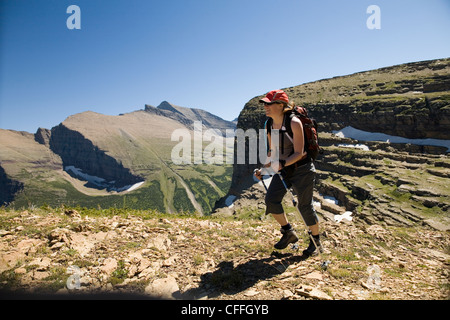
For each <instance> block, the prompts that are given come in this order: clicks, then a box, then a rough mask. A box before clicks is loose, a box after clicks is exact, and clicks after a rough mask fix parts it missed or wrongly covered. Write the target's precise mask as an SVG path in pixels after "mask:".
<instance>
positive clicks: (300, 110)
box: [265, 106, 323, 160]
mask: <svg viewBox="0 0 450 320" xmlns="http://www.w3.org/2000/svg"><path fill="white" fill-rule="evenodd" d="M293 117H297V118H298V119H300V121H301V122H302V125H303V135H304V137H305V151H306V153H307V154H308V158H310V159H312V160H316V159H317V156H318V155H319V153H320V154H321V153H323V151H322V149H321V148H320V146H319V136H318V133H317V122H316V120H314V119H312V118H310V117H309V116H308V111H307V110H306V109H305V108H304V107H300V106H295V107H294V108H293V109H292V110H291V111H288V112H286V113H285V118H284V119H283V126H282V127H281V129H280V133H282V136H281V148H282V149H283V139H284V134H286V136H287V137H288V138H289V140H291V141H293V133H292V129H291V120H292V118H293ZM286 120H287V121H286ZM272 122H273V120H272V118H269V119H267V120H266V123H265V129H266V130H267V133H270V131H271V129H272Z"/></svg>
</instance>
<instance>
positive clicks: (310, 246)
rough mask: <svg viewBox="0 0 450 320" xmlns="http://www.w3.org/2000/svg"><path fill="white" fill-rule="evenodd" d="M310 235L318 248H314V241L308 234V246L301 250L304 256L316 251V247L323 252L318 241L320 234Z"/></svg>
mask: <svg viewBox="0 0 450 320" xmlns="http://www.w3.org/2000/svg"><path fill="white" fill-rule="evenodd" d="M312 237H313V238H314V241H315V242H316V244H317V247H318V248H316V246H315V244H314V242H313V241H312V240H311V234H310V238H309V246H308V248H306V249H305V250H303V255H304V256H306V257H310V256H312V255H313V254H315V253H317V252H316V249H318V251H320V252H321V253H322V252H323V248H322V245H321V243H320V236H319V235H317V236H312Z"/></svg>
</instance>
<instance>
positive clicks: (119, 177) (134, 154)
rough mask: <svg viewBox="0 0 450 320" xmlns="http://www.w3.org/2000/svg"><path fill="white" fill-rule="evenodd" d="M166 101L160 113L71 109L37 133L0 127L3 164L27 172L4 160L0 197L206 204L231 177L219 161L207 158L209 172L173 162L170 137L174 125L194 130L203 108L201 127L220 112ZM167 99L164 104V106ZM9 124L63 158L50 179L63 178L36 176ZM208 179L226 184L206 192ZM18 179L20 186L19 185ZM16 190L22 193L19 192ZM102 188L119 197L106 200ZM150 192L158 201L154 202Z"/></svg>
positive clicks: (173, 207) (167, 207) (166, 207)
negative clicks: (195, 192) (20, 155)
mask: <svg viewBox="0 0 450 320" xmlns="http://www.w3.org/2000/svg"><path fill="white" fill-rule="evenodd" d="M169 105H170V104H169V103H168V102H166V103H163V104H162V105H161V109H157V111H158V112H159V113H158V114H155V113H154V112H148V111H145V110H136V111H133V112H129V113H126V114H120V115H117V116H113V115H103V114H100V113H97V112H93V111H85V112H81V113H77V114H74V115H71V116H69V117H67V118H66V119H65V120H64V121H63V122H62V123H60V124H59V125H57V126H55V127H53V128H52V129H50V130H49V129H44V128H39V129H38V130H37V132H36V133H35V134H34V135H33V134H30V133H25V132H24V133H14V134H13V132H14V130H10V131H7V130H4V131H2V132H3V134H2V137H1V140H2V144H3V145H4V149H3V152H1V151H0V166H1V167H5V162H8V161H10V162H13V164H12V165H13V166H16V167H17V168H18V169H19V170H21V171H22V172H23V173H26V176H24V175H23V174H22V175H20V174H18V173H17V172H16V173H14V170H12V169H11V165H10V166H8V165H6V167H7V168H3V169H4V170H3V171H4V172H5V174H4V175H1V177H3V176H4V177H3V178H2V180H1V181H0V183H1V184H2V185H3V184H4V185H5V186H9V187H5V190H9V191H5V194H2V198H1V199H0V200H1V201H2V204H5V203H11V202H12V203H15V204H16V205H29V204H30V203H33V205H41V204H44V203H45V204H50V205H55V204H57V203H63V202H64V201H79V204H80V205H88V206H92V205H94V206H96V204H95V203H98V204H102V205H105V206H109V205H115V206H124V205H134V206H139V203H142V204H141V207H142V206H144V207H146V208H153V209H158V210H161V211H163V212H177V211H180V210H186V211H188V212H194V211H199V212H201V213H202V212H209V211H210V210H211V207H212V206H213V205H214V202H215V201H216V200H217V199H218V198H219V197H220V195H222V192H223V193H225V190H224V189H220V188H223V186H224V183H225V185H226V181H227V177H220V176H218V174H217V172H222V171H223V170H222V169H214V168H213V167H209V166H207V167H206V171H207V172H209V174H204V173H203V174H202V171H201V170H199V168H197V167H193V168H187V167H175V166H174V165H173V164H172V162H171V149H172V148H173V146H174V145H175V143H176V142H174V141H171V134H172V133H173V132H174V131H175V130H176V129H188V131H189V130H192V123H193V122H194V121H202V120H203V119H202V116H203V115H204V116H205V120H206V121H203V127H204V128H210V126H211V124H212V123H214V121H213V120H217V119H220V118H218V117H216V116H214V115H212V114H211V113H208V112H201V111H198V110H196V111H195V112H191V113H190V112H189V108H184V107H179V106H175V107H173V108H172V109H170V108H168V106H169ZM170 106H172V105H170ZM164 107H165V109H166V110H163V108H164ZM152 111H153V110H152ZM175 113H180V115H182V117H174V116H173V114H175ZM220 122H221V125H222V127H223V128H225V127H226V126H228V127H233V126H234V124H233V123H231V122H227V121H225V120H222V119H220ZM8 132H11V134H13V135H14V136H15V137H23V139H22V141H18V144H19V145H20V144H21V143H28V144H31V145H32V147H30V148H29V149H30V150H33V149H38V150H41V152H43V153H48V154H51V156H52V157H54V158H55V159H58V165H57V166H58V170H60V171H59V173H58V174H56V175H55V174H54V173H51V172H47V173H46V174H48V175H50V176H53V178H52V179H53V180H52V181H54V182H53V183H54V184H57V185H58V186H55V187H54V188H53V187H52V186H50V185H49V184H48V183H46V182H45V180H41V179H34V180H33V179H32V176H33V173H32V169H31V168H32V167H33V166H32V164H27V163H26V161H25V160H23V159H22V160H20V159H17V161H16V158H15V157H14V156H13V155H14V147H13V146H11V145H10V144H9V143H8V141H9V140H10V139H9V138H8V137H7V136H8V135H10V134H9V133H8ZM7 133H8V134H7ZM25 139H27V140H25ZM26 141H28V142H26ZM34 143H35V144H36V145H34ZM22 153H23V154H24V155H26V154H27V150H22ZM25 157H26V156H25ZM19 160H20V161H19ZM30 160H31V159H30ZM31 161H32V162H34V163H38V162H39V161H40V160H39V155H38V154H36V156H35V158H33V159H32V160H31ZM14 162H15V163H14ZM16 171H17V170H16ZM202 175H204V177H202ZM100 181H103V182H100ZM213 181H214V182H213ZM141 182H144V183H141ZM138 183H139V185H138V188H137V189H133V190H132V191H129V190H128V188H127V187H129V186H136V185H137V184H138ZM211 183H215V185H220V186H221V187H220V188H218V191H220V192H219V193H216V192H215V191H214V190H213V192H210V193H209V194H208V193H207V192H206V188H207V187H209V186H210V185H211ZM13 186H21V188H19V189H20V190H17V187H13ZM149 188H150V190H156V189H157V190H159V191H158V192H157V193H155V192H153V193H154V195H152V196H149V195H148V194H146V195H145V196H142V193H145V190H149ZM197 189H201V190H199V193H200V194H202V195H203V196H202V199H195V197H194V196H193V190H197ZM40 190H41V191H42V192H41V191H40ZM120 190H122V191H120ZM80 192H81V194H80ZM11 193H14V194H17V197H16V196H12V195H11ZM44 193H47V194H48V195H45V194H44ZM50 194H53V197H51V196H49V195H50ZM55 194H56V195H57V196H55ZM138 194H141V196H138ZM69 195H71V196H69ZM97 196H102V198H96V197H97ZM104 196H108V198H110V199H115V200H110V201H109V200H108V201H106V199H107V198H105V197H104ZM155 197H159V198H160V199H156V198H155ZM127 198H128V199H130V198H131V199H132V202H130V201H128V202H127ZM142 198H146V199H142ZM150 198H152V199H153V200H152V201H155V204H152V203H151V201H150ZM203 198H204V199H203ZM6 199H8V201H7V200H6ZM12 199H13V200H12ZM26 199H28V200H26ZM64 199H65V200H64ZM71 199H72V200H71ZM105 201H106V202H105ZM111 201H112V202H111ZM143 201H144V203H145V204H144V203H143ZM199 202H200V203H201V204H199Z"/></svg>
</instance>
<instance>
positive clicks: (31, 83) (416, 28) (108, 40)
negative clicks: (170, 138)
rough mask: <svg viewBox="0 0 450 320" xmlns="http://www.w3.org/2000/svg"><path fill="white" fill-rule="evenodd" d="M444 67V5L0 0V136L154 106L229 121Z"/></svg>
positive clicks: (449, 14)
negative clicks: (316, 93)
mask: <svg viewBox="0 0 450 320" xmlns="http://www.w3.org/2000/svg"><path fill="white" fill-rule="evenodd" d="M70 5H77V6H79V8H80V9H81V29H80V30H69V29H68V28H67V25H66V21H67V19H68V18H69V17H70V16H71V14H68V13H66V10H67V8H68V7H69V6H70ZM369 5H377V6H379V8H380V9H381V29H379V30H376V29H375V30H370V29H368V28H367V26H366V20H367V19H368V18H369V17H370V14H368V13H366V9H367V7H368V6H369ZM445 57H450V1H448V0H427V1H425V0H417V1H414V0H409V1H406V0H404V1H401V0H390V1H385V0H370V1H365V0H342V1H331V0H317V1H299V0H296V1H294V0H278V1H275V0H271V1H269V0H183V1H181V0H177V1H175V0H164V1H149V0H108V1H106V0H86V1H77V0H70V1H66V0H0V128H2V129H13V130H23V131H28V132H33V133H34V132H35V131H36V130H37V128H38V127H43V128H48V129H50V128H52V127H53V126H56V125H58V124H59V123H60V122H62V121H64V119H65V118H67V117H68V116H70V115H72V114H75V113H79V112H83V111H87V110H91V111H95V112H99V113H103V114H108V115H117V114H120V113H126V112H131V111H135V110H139V109H143V108H144V105H145V104H150V105H154V106H157V105H158V104H159V103H160V102H162V101H164V100H167V101H169V102H171V103H173V104H176V105H180V106H185V107H192V108H201V109H205V110H207V111H209V112H212V113H214V114H216V115H218V116H220V117H222V118H224V119H227V120H232V119H234V118H236V117H237V116H238V115H239V112H240V111H241V110H242V108H243V106H244V105H245V103H246V102H247V101H248V100H250V99H251V98H253V97H255V96H257V95H260V94H264V93H266V92H268V91H270V90H272V89H278V88H285V87H290V86H295V85H299V84H302V83H306V82H311V81H316V80H320V79H324V78H330V77H334V76H340V75H346V74H351V73H354V72H359V71H365V70H370V69H375V68H380V67H385V66H391V65H395V64H400V63H406V62H413V61H421V60H429V59H437V58H445Z"/></svg>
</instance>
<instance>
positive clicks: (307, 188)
mask: <svg viewBox="0 0 450 320" xmlns="http://www.w3.org/2000/svg"><path fill="white" fill-rule="evenodd" d="M289 171H291V172H289ZM315 176H316V168H315V167H314V164H313V163H312V162H309V163H306V164H304V165H301V166H299V167H297V168H295V169H294V170H293V172H292V170H288V172H287V173H285V174H283V178H284V182H285V183H286V185H287V187H288V188H290V187H292V188H293V189H294V192H295V194H296V195H297V202H298V204H297V206H298V209H299V211H300V213H301V215H302V216H303V219H304V220H305V222H306V225H307V226H312V225H315V224H316V223H317V222H319V219H318V217H317V214H316V210H315V209H314V206H313V189H314V182H315ZM286 192H287V191H286V188H285V187H284V185H283V182H282V181H281V179H280V177H279V176H278V175H275V176H274V177H273V178H272V182H271V183H270V186H269V188H268V189H267V193H266V198H265V202H266V214H269V213H271V214H283V213H284V209H283V206H282V204H281V202H282V201H283V197H284V195H285V194H286Z"/></svg>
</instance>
